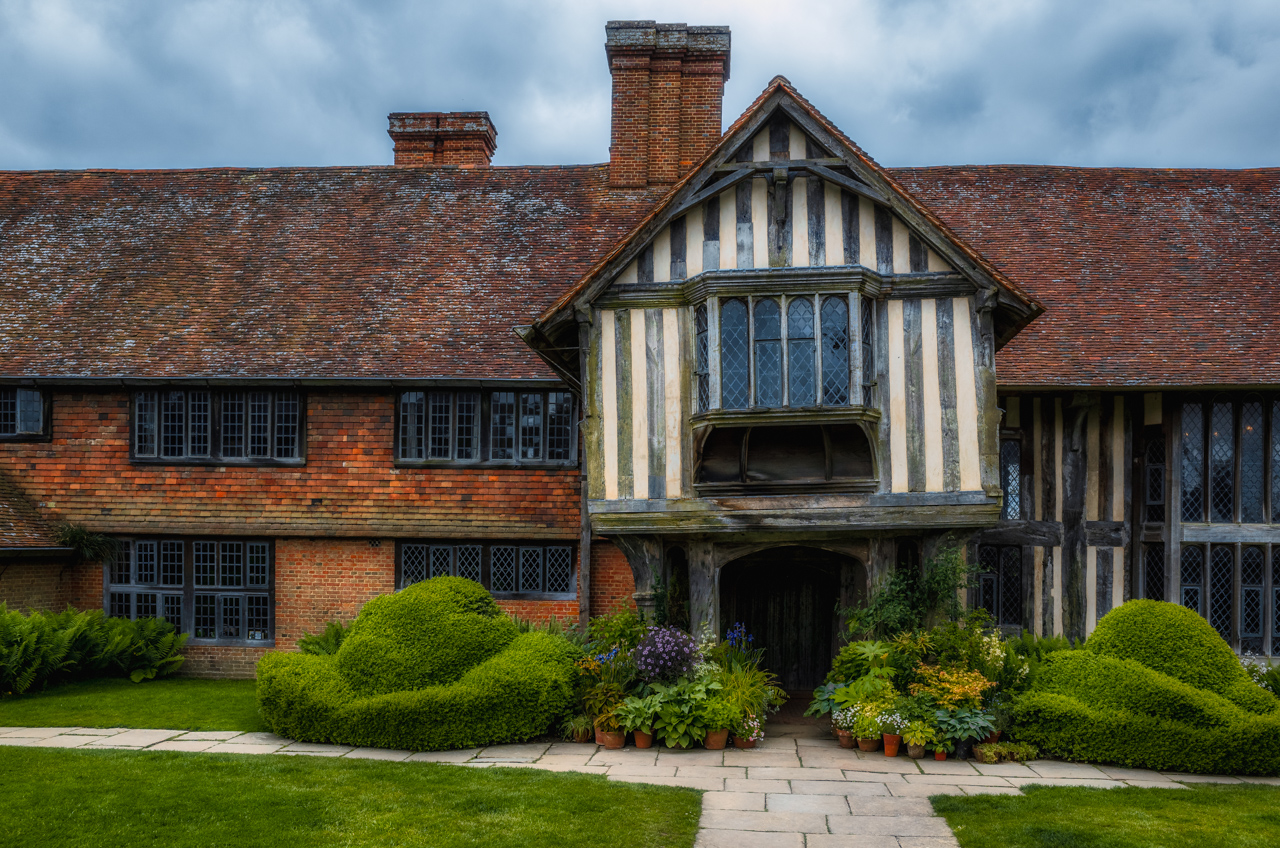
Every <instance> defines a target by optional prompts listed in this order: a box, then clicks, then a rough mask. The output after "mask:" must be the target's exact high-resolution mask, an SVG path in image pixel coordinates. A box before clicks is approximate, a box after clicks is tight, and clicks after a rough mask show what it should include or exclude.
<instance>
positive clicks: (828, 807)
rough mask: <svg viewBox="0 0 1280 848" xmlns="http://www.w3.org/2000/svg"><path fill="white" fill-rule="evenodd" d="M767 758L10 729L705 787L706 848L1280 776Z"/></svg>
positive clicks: (753, 847)
mask: <svg viewBox="0 0 1280 848" xmlns="http://www.w3.org/2000/svg"><path fill="white" fill-rule="evenodd" d="M767 730H768V733H769V736H768V738H767V739H765V740H764V742H763V743H762V744H761V746H760V747H758V748H756V749H755V750H750V751H741V750H737V749H735V748H729V749H728V750H725V751H707V750H702V749H698V750H692V751H670V750H667V749H655V748H651V749H647V750H641V749H639V748H633V747H628V748H624V749H622V750H620V751H608V750H605V749H604V748H600V747H597V746H596V745H593V744H587V745H578V744H574V743H571V742H536V743H526V744H519V745H493V746H491V747H488V748H471V749H468V750H463V751H435V752H420V753H413V752H411V751H393V750H386V749H383V748H353V747H349V746H343V745H314V744H310V743H305V742H293V741H291V740H289V739H282V738H281V737H279V736H276V735H274V734H271V733H236V732H234V731H226V732H221V731H219V732H187V731H181V730H130V729H127V728H109V729H98V728H86V727H39V728H31V727H0V745H22V746H29V747H36V748H82V749H84V750H98V749H103V748H115V749H129V750H136V751H141V750H147V751H188V752H207V753H222V754H284V755H295V756H314V757H347V758H349V759H370V760H396V761H404V762H431V763H456V764H459V765H464V766H471V767H480V768H489V767H499V766H505V767H512V766H514V767H521V768H535V769H545V770H548V771H576V772H586V773H589V774H600V775H605V776H606V777H608V778H609V779H610V780H620V781H627V782H632V783H655V784H661V785H664V786H685V787H689V788H692V789H702V790H705V792H706V794H705V795H703V800H702V821H701V828H700V830H699V833H698V840H697V843H696V848H764V846H768V848H943V846H955V845H956V844H957V843H956V840H955V837H954V836H952V834H951V831H950V830H949V829H948V827H947V824H946V821H945V820H944V819H942V818H941V817H940V816H935V815H934V814H933V808H932V806H931V805H930V804H929V799H928V796H929V795H979V794H993V793H996V794H1004V795H1015V794H1020V787H1022V786H1026V785H1027V784H1032V783H1036V784H1041V785H1047V786H1094V787H1098V788H1104V789H1105V788H1113V787H1120V786H1150V787H1164V788H1167V789H1184V788H1186V787H1185V784H1188V783H1204V782H1213V783H1240V782H1245V781H1248V782H1257V783H1270V784H1273V785H1280V778H1265V777H1262V778H1236V777H1218V776H1212V775H1187V774H1175V773H1167V772H1156V771H1146V770H1143V769H1125V768H1109V767H1106V766H1090V765H1081V764H1078V763H1064V762H1058V761H1055V760H1038V761H1035V762H1031V763H1028V764H1027V765H1018V764H1016V763H1003V764H1000V765H993V766H988V765H982V764H980V763H975V762H973V761H956V760H946V761H942V762H938V761H936V760H933V759H924V760H912V759H909V758H907V757H905V756H900V757H897V758H893V759H890V758H887V757H885V756H884V755H883V754H880V753H875V754H864V753H862V752H860V751H856V750H852V751H851V750H845V749H842V748H841V747H840V746H839V745H837V744H836V742H835V740H833V739H832V738H831V736H830V735H828V734H824V733H822V731H821V730H820V729H819V728H817V727H814V726H812V725H778V724H770V725H769V727H768V728H767Z"/></svg>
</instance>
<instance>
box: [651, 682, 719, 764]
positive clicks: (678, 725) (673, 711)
mask: <svg viewBox="0 0 1280 848" xmlns="http://www.w3.org/2000/svg"><path fill="white" fill-rule="evenodd" d="M719 688H720V684H719V683H716V682H714V681H705V680H678V681H676V682H675V683H671V684H662V683H655V684H653V691H654V692H655V693H656V694H657V695H659V696H660V697H661V699H662V706H661V707H659V709H658V712H657V714H656V715H655V716H654V718H653V734H654V736H656V737H657V738H658V740H659V741H661V742H662V744H663V745H666V746H667V747H668V748H688V747H689V746H691V745H693V744H694V743H695V742H701V741H702V740H703V739H704V738H706V735H707V730H708V728H707V727H706V726H705V725H704V724H702V722H701V721H700V710H701V707H702V702H703V701H705V700H707V698H708V697H710V696H711V695H712V694H714V692H715V690H718V689H719ZM710 729H711V730H719V729H720V728H718V727H716V728H710Z"/></svg>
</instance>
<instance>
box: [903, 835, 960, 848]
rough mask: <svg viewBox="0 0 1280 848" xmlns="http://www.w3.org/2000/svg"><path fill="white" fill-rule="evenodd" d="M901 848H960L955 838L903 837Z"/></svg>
mask: <svg viewBox="0 0 1280 848" xmlns="http://www.w3.org/2000/svg"><path fill="white" fill-rule="evenodd" d="M898 846H899V848H960V842H959V840H957V839H956V838H955V837H954V836H901V837H899V838H898Z"/></svg>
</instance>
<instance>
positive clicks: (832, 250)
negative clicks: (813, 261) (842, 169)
mask: <svg viewBox="0 0 1280 848" xmlns="http://www.w3.org/2000/svg"><path fill="white" fill-rule="evenodd" d="M822 195H823V200H825V201H826V204H825V206H824V207H823V210H822V215H823V221H822V223H823V229H824V230H825V231H826V235H825V237H824V239H823V241H824V242H825V243H826V246H827V264H828V265H846V264H848V260H847V259H846V258H845V255H844V211H843V210H842V208H841V203H840V186H838V185H836V184H835V183H829V182H826V181H825V180H824V181H823V183H822ZM855 264H856V263H855Z"/></svg>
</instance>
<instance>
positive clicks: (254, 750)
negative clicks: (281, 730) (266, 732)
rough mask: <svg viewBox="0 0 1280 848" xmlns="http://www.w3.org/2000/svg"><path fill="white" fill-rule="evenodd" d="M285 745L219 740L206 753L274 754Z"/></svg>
mask: <svg viewBox="0 0 1280 848" xmlns="http://www.w3.org/2000/svg"><path fill="white" fill-rule="evenodd" d="M283 747H284V746H283V745H268V744H245V745H240V744H235V745H232V744H229V743H227V742H219V743H218V744H217V745H214V746H213V747H212V748H209V749H208V751H207V752H206V753H209V754H274V753H275V752H276V751H279V750H280V749H281V748H283Z"/></svg>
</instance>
